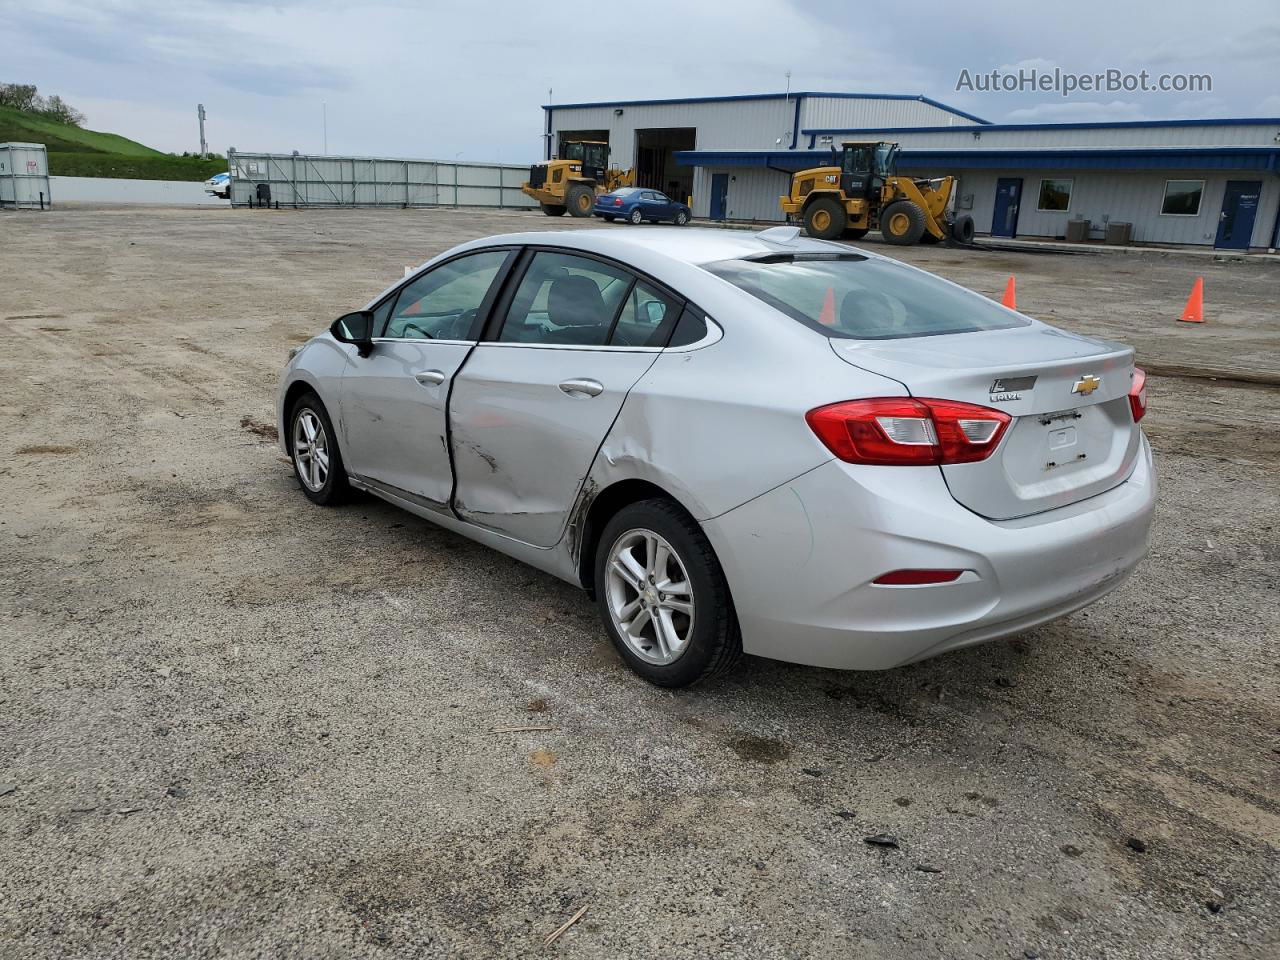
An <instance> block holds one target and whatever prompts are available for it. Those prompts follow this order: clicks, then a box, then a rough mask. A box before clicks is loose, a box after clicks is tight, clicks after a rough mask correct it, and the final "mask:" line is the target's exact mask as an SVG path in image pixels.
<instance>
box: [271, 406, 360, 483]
mask: <svg viewBox="0 0 1280 960" xmlns="http://www.w3.org/2000/svg"><path fill="white" fill-rule="evenodd" d="M306 412H311V413H313V414H314V415H315V417H316V419H318V420H319V421H320V423H321V425H322V426H323V428H324V432H325V437H326V449H327V452H328V454H329V471H328V475H327V476H326V477H325V480H324V483H323V484H322V485H321V486H320V487H319V488H318V489H312V488H311V487H310V486H308V484H307V483H306V482H304V481H303V479H302V470H303V468H302V467H300V466H299V464H298V455H299V451H298V449H297V444H296V443H295V442H294V435H295V431H296V429H297V427H296V425H297V423H298V419H299V418H300V417H301V416H302V415H303V414H304V413H306ZM287 427H288V431H289V432H288V434H287V435H286V437H285V439H286V442H287V446H288V448H289V460H290V462H291V463H292V464H293V476H294V479H295V480H297V481H298V486H299V487H300V488H301V490H302V492H303V494H304V495H305V496H306V498H307V499H308V500H310V501H311V502H312V503H318V504H320V506H322V507H332V506H336V505H337V504H340V503H343V502H345V501H347V500H349V499H350V498H351V484H350V483H348V482H347V468H346V466H345V465H344V464H343V462H342V451H341V450H340V449H339V447H338V435H337V433H335V432H334V429H333V421H332V420H330V419H329V412H328V411H327V410H325V408H324V404H323V403H321V402H320V398H319V397H317V396H316V395H315V394H314V393H311V392H310V391H308V392H307V393H304V394H303V395H302V396H300V397H298V399H297V400H296V401H294V404H293V408H292V409H291V410H290V411H289V422H288V424H287Z"/></svg>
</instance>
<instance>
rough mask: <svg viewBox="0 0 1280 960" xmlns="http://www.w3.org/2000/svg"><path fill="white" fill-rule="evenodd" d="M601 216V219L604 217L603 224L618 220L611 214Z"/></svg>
mask: <svg viewBox="0 0 1280 960" xmlns="http://www.w3.org/2000/svg"><path fill="white" fill-rule="evenodd" d="M601 216H603V217H604V222H605V223H613V221H615V220H617V219H618V218H617V217H615V216H614V215H613V214H612V213H605V214H601Z"/></svg>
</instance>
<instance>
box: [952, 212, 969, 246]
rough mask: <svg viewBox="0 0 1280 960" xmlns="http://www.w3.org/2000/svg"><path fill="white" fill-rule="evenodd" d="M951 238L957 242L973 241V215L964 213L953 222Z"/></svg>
mask: <svg viewBox="0 0 1280 960" xmlns="http://www.w3.org/2000/svg"><path fill="white" fill-rule="evenodd" d="M951 239H952V240H954V241H956V243H973V217H971V216H969V214H967V213H962V214H960V216H958V217H956V218H955V220H953V221H952V222H951Z"/></svg>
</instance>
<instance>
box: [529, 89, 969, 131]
mask: <svg viewBox="0 0 1280 960" xmlns="http://www.w3.org/2000/svg"><path fill="white" fill-rule="evenodd" d="M806 97H826V98H829V99H833V100H917V101H919V102H920V103H927V104H928V105H929V106H931V107H937V108H938V109H939V110H946V111H947V112H948V113H954V114H955V115H956V116H957V117H964V118H965V119H966V120H972V121H973V122H974V123H975V124H985V123H986V122H987V121H986V120H983V119H982V118H981V117H977V116H974V115H973V114H972V113H966V112H965V111H963V110H960V109H957V108H956V107H952V106H949V105H947V104H945V103H942V102H941V101H938V100H934V99H932V98H931V97H926V96H924V95H922V94H917V93H824V92H821V91H815V90H793V91H791V92H790V93H745V94H738V95H736V96H730V97H676V98H673V99H668V100H600V101H597V102H594V103H544V104H543V105H542V109H543V110H548V111H550V110H579V109H583V108H586V107H653V106H678V105H680V104H688V103H734V102H736V101H739V100H785V99H791V100H798V99H804V98H806ZM926 129H927V128H926ZM804 132H805V133H808V132H809V131H807V130H806V131H804Z"/></svg>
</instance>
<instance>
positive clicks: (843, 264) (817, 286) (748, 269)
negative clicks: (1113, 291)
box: [706, 254, 1029, 340]
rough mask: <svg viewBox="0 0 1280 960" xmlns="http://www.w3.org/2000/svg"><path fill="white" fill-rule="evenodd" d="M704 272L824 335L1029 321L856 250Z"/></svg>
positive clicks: (938, 330)
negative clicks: (725, 281)
mask: <svg viewBox="0 0 1280 960" xmlns="http://www.w3.org/2000/svg"><path fill="white" fill-rule="evenodd" d="M706 269H707V270H709V271H710V272H711V273H713V274H715V275H716V276H717V277H720V278H722V279H724V280H727V281H729V282H730V283H732V284H733V285H734V286H735V287H738V288H740V289H742V290H745V291H746V292H747V293H750V294H751V295H752V296H754V297H757V298H758V299H760V300H763V301H764V302H765V303H767V304H769V305H770V306H771V307H774V308H775V309H777V310H778V311H779V312H781V313H784V314H786V315H787V316H788V317H791V318H792V319H794V320H798V321H800V322H801V323H803V324H804V325H805V326H807V327H810V328H812V329H814V330H816V331H818V332H819V333H821V334H824V335H825V336H828V337H840V338H847V339H854V340H896V339H902V338H905V337H933V336H939V335H942V334H948V333H974V332H976V331H979V330H1004V329H1008V328H1011V327H1022V326H1026V325H1027V324H1028V323H1029V321H1027V320H1024V319H1022V318H1021V317H1018V316H1016V315H1015V314H1013V313H1011V312H1009V311H1008V310H1006V309H1005V308H1003V307H1001V306H999V305H997V304H996V303H994V302H992V301H990V300H988V299H987V298H986V297H983V296H979V295H978V294H976V293H972V292H971V291H968V290H965V289H963V288H960V287H956V286H953V285H951V284H949V283H947V282H946V281H945V280H942V279H940V278H938V277H934V276H932V275H930V274H927V273H921V272H920V271H917V270H912V269H910V268H908V267H905V266H903V265H901V264H898V263H893V262H892V261H884V260H872V259H870V258H868V257H862V256H858V255H857V254H849V255H845V254H830V255H828V254H811V255H805V254H800V255H795V256H790V255H789V256H771V257H766V258H762V259H758V260H722V261H720V262H718V263H711V264H708V265H707V266H706Z"/></svg>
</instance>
